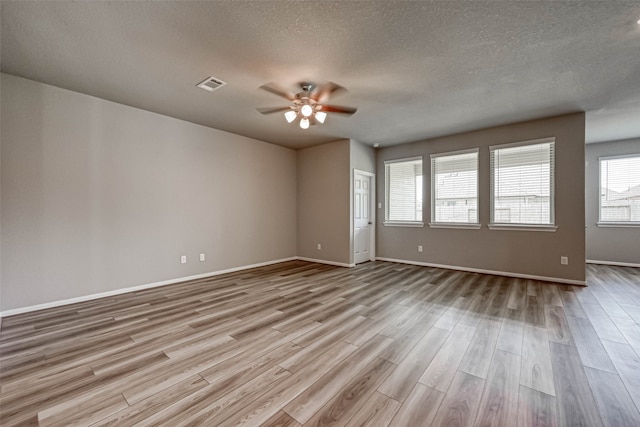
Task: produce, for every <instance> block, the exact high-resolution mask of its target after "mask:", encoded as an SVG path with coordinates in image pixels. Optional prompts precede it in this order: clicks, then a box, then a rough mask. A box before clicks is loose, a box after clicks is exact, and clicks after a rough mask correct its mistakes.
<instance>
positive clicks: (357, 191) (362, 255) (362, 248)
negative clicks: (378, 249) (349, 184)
mask: <svg viewBox="0 0 640 427" xmlns="http://www.w3.org/2000/svg"><path fill="white" fill-rule="evenodd" d="M370 197H371V177H369V176H366V175H362V174H360V173H358V172H354V174H353V230H354V238H353V247H354V260H355V263H356V264H359V263H361V262H366V261H369V260H370V259H371V231H372V227H373V224H372V220H371V212H370V211H371V209H370V203H371V200H370Z"/></svg>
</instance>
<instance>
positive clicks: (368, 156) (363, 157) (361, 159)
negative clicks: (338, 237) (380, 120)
mask: <svg viewBox="0 0 640 427" xmlns="http://www.w3.org/2000/svg"><path fill="white" fill-rule="evenodd" d="M349 163H350V168H349V170H350V171H351V174H350V177H349V180H350V183H349V200H350V202H349V206H350V209H349V218H350V219H349V227H350V228H349V230H350V231H349V264H354V262H355V261H354V256H353V245H354V234H353V171H354V169H358V170H360V171H364V172H370V173H373V174H375V172H376V151H375V149H374V148H372V147H370V146H368V145H365V144H362V143H360V142H358V141H355V140H353V139H352V140H351V141H350V142H349ZM371 188H372V190H371V198H372V199H373V200H372V203H374V204H375V190H374V188H375V186H374V185H372V186H371ZM371 212H372V213H373V214H374V215H375V213H376V212H375V209H374V210H372V211H371ZM374 219H375V216H374ZM373 235H374V236H373V238H374V239H373V240H374V247H375V233H373Z"/></svg>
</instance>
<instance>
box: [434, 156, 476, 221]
mask: <svg viewBox="0 0 640 427" xmlns="http://www.w3.org/2000/svg"><path fill="white" fill-rule="evenodd" d="M431 183H432V189H433V191H432V193H431V197H432V206H433V210H432V218H431V220H432V221H433V222H462V223H477V222H478V152H477V151H475V152H472V153H461V154H451V155H438V156H435V157H432V158H431Z"/></svg>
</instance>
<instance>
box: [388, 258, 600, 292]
mask: <svg viewBox="0 0 640 427" xmlns="http://www.w3.org/2000/svg"><path fill="white" fill-rule="evenodd" d="M376 260H378V261H388V262H398V263H401V264H411V265H420V266H423V267H435V268H446V269H448V270H459V271H468V272H470V273H482V274H493V275H495V276H507V277H517V278H518V279H531V280H542V281H545V282H555V283H565V284H568V285H579V286H586V284H587V282H586V281H584V280H572V279H560V278H557V277H545V276H535V275H532V274H520V273H511V272H509V271H496V270H485V269H482V268H469V267H459V266H457V265H444V264H433V263H430V262H420V261H408V260H404V259H394V258H381V257H376Z"/></svg>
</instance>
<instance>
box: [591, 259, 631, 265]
mask: <svg viewBox="0 0 640 427" xmlns="http://www.w3.org/2000/svg"><path fill="white" fill-rule="evenodd" d="M587 264H602V265H617V266H619V267H640V264H636V263H633V262H618V261H598V260H595V259H588V260H587Z"/></svg>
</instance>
